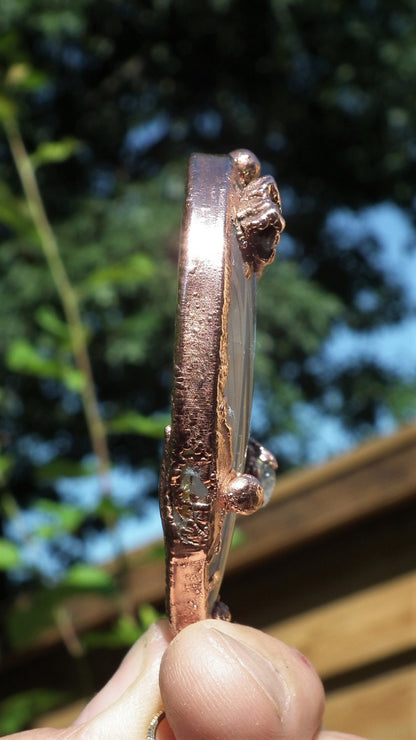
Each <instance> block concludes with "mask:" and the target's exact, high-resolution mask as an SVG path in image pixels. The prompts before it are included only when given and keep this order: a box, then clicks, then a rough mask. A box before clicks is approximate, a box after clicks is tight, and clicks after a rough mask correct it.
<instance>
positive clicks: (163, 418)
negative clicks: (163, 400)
mask: <svg viewBox="0 0 416 740" xmlns="http://www.w3.org/2000/svg"><path fill="white" fill-rule="evenodd" d="M169 422H170V416H169V414H155V415H154V416H143V415H142V414H139V413H137V412H136V411H127V412H126V413H125V414H121V415H120V416H117V417H116V418H114V419H112V420H111V421H109V422H108V423H107V429H108V432H109V433H110V434H140V435H142V436H143V437H151V438H152V439H161V438H163V434H164V429H165V426H166V425H167V424H169Z"/></svg>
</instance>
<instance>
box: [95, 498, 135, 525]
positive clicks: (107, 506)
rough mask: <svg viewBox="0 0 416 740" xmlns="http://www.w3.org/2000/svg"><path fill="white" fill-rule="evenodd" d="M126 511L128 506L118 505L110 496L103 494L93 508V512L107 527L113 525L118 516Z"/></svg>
mask: <svg viewBox="0 0 416 740" xmlns="http://www.w3.org/2000/svg"><path fill="white" fill-rule="evenodd" d="M128 511H130V510H129V508H128V507H126V506H120V505H118V504H116V503H115V501H113V500H112V499H111V498H108V496H105V497H104V498H103V499H102V500H101V501H100V503H99V505H98V506H97V507H96V508H95V509H94V514H95V515H96V516H98V517H100V518H101V519H102V520H103V521H104V522H105V524H106V526H107V527H113V526H114V525H115V524H116V522H117V521H118V520H119V518H120V516H121V515H122V514H125V513H127V512H128Z"/></svg>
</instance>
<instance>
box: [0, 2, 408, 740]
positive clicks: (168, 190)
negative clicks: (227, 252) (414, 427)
mask: <svg viewBox="0 0 416 740" xmlns="http://www.w3.org/2000/svg"><path fill="white" fill-rule="evenodd" d="M415 11H416V5H415V3H414V2H413V0H394V2H392V0H350V2H348V3H342V2H340V1H338V0H324V1H323V2H321V3H317V4H316V3H310V2H308V0H258V2H256V3H253V2H246V1H244V0H201V1H200V2H191V0H177V1H176V2H173V0H154V2H151V1H150V0H149V1H148V2H145V1H144V0H71V2H69V1H67V0H36V2H33V0H7V3H3V6H2V9H1V14H0V75H1V77H0V83H1V91H0V122H1V129H0V239H1V247H0V290H1V300H0V343H1V358H0V363H1V373H0V382H1V387H0V417H1V420H0V444H1V452H0V485H1V511H0V515H1V522H0V523H1V528H2V533H1V538H0V569H1V573H0V588H1V598H2V601H3V609H2V621H3V624H2V643H1V652H2V656H3V658H7V657H8V656H10V655H14V654H15V653H16V651H19V650H20V651H21V650H27V649H28V648H30V647H31V646H33V644H34V643H35V642H36V639H37V635H38V634H39V631H41V630H42V629H45V626H46V627H50V626H51V625H54V626H58V629H60V630H61V632H62V633H63V634H64V635H65V634H66V636H67V637H68V635H71V634H72V633H71V629H72V628H71V625H70V624H69V626H68V622H67V614H66V612H65V609H64V607H62V603H63V599H64V598H66V597H67V596H68V594H73V593H78V592H79V591H81V592H83V591H90V590H97V591H100V592H102V593H107V594H108V595H109V598H112V599H113V600H114V599H115V600H117V599H118V603H119V621H118V622H117V625H116V627H114V626H113V627H112V628H111V630H112V631H111V634H110V633H108V634H107V636H101V638H100V639H101V643H99V638H98V636H96V643H95V644H96V645H97V644H98V643H99V644H100V645H104V646H105V645H106V644H110V643H111V644H112V645H115V644H120V645H123V646H124V645H127V644H129V643H130V642H131V641H132V640H134V639H135V637H136V636H137V634H139V632H140V629H142V628H144V627H145V626H146V625H147V624H148V622H149V620H150V621H151V619H152V618H153V616H154V615H153V612H152V610H151V609H150V611H149V609H147V610H146V609H144V611H142V614H141V622H140V623H139V624H137V621H136V618H135V617H136V615H134V617H133V616H132V615H131V614H129V613H127V612H126V611H125V610H124V611H123V606H122V590H120V585H119V576H120V573H122V572H124V570H125V569H126V568H127V567H128V565H127V559H126V553H128V552H129V551H131V550H134V549H137V548H138V547H140V546H142V545H144V544H146V543H149V542H152V541H157V540H158V538H159V537H160V532H161V530H160V525H159V518H158V511H157V501H156V495H157V494H156V492H157V481H158V470H159V464H160V457H161V445H162V441H161V439H162V433H163V428H164V425H165V424H166V423H167V421H168V419H169V396H170V388H171V380H172V352H173V331H174V313H175V302H176V271H177V246H178V238H179V231H180V223H181V215H182V207H183V200H184V183H185V176H186V164H187V159H188V157H189V155H190V154H191V153H192V152H194V151H203V152H209V153H219V154H222V153H227V152H229V151H231V150H232V149H235V148H237V147H246V148H249V149H251V150H253V151H254V152H255V153H256V154H257V156H258V157H259V159H260V160H261V162H262V166H263V174H272V175H273V176H274V177H275V178H276V180H277V183H278V185H279V188H280V192H281V196H282V201H283V211H284V215H285V218H286V222H287V226H286V232H285V233H284V235H283V237H282V240H281V244H280V246H279V255H278V259H277V261H276V263H275V264H274V265H273V268H271V269H270V270H268V271H266V273H265V276H264V278H263V279H262V281H261V283H260V286H259V307H258V341H257V356H256V375H255V377H256V387H255V401H254V409H253V419H252V431H253V434H254V436H256V437H257V438H258V439H261V441H262V442H264V443H266V444H267V446H268V447H269V448H270V449H271V450H272V451H273V453H274V454H275V455H276V457H277V458H278V460H279V464H280V470H281V471H282V472H283V473H284V472H287V471H289V470H292V469H295V468H300V467H301V466H305V465H309V464H311V463H322V462H323V461H325V460H327V459H328V458H329V457H331V456H333V455H334V454H336V453H340V452H345V451H346V450H349V449H351V448H353V447H355V446H356V445H358V444H359V443H361V442H362V441H363V440H365V439H366V438H368V437H372V436H379V435H386V434H389V433H392V432H394V430H396V429H397V428H398V427H399V425H401V424H403V423H405V422H409V421H411V420H412V419H414V418H415V413H416V394H415V386H416V342H415V337H416V315H415V308H416V287H415V276H416V249H415V231H414V221H415V207H416V201H415V175H414V172H415V159H416V139H415V131H416V120H415V113H416V100H415V95H414V90H415V86H416V28H415V24H414V14H415ZM151 554H152V557H154V558H157V557H159V558H160V557H161V556H162V552H161V549H160V545H158V544H157V545H154V546H153V548H151ZM114 559H117V562H118V563H119V565H118V567H117V569H116V570H115V571H114V572H111V573H110V572H109V571H108V570H106V569H103V568H101V567H100V564H102V563H106V562H109V561H111V560H114ZM28 594H30V596H29V595H28ZM120 599H121V602H120ZM22 604H24V609H22ZM120 604H121V605H120ZM19 620H23V621H19ZM90 638H91V640H92V642H94V636H93V635H92V636H91V635H90ZM68 640H69V643H68V644H69V645H70V646H71V645H72V648H71V649H74V650H75V653H76V651H77V650H81V652H83V651H85V650H86V649H87V648H86V647H85V645H86V643H85V645H84V646H83V647H82V648H81V647H80V646H79V647H76V645H77V643H76V641H75V643H74V642H72V643H71V640H70V639H69V638H68ZM106 640H107V643H106ZM91 644H92V643H91ZM74 645H75V647H74ZM83 654H84V653H83ZM55 700H56V701H59V699H57V698H56V697H55V698H54V697H52V696H51V693H50V692H49V693H44V694H42V693H38V694H36V695H35V694H32V696H31V698H30V699H29V700H28V699H27V696H26V698H25V697H23V696H22V695H20V694H18V693H16V696H15V700H13V696H12V697H10V696H9V697H8V699H7V701H8V702H9V703H8V704H3V705H1V706H3V710H2V711H3V714H1V713H0V719H1V717H3V719H1V721H2V722H3V726H1V723H0V729H2V730H3V731H7V732H11V731H13V730H15V729H20V728H21V727H25V726H27V725H28V723H29V722H30V717H31V712H32V710H33V712H34V713H36V712H39V708H40V709H42V708H43V709H46V708H48V707H49V706H51V705H53V703H54V701H55ZM13 701H14V703H13ZM28 702H29V704H28ZM30 702H32V703H31V704H30ZM29 705H30V707H32V709H30V708H29V709H28V706H29ZM33 712H32V713H33ZM10 717H13V718H14V719H13V721H10ZM4 718H6V719H4ZM7 718H9V720H8V719H7ZM8 722H9V723H8Z"/></svg>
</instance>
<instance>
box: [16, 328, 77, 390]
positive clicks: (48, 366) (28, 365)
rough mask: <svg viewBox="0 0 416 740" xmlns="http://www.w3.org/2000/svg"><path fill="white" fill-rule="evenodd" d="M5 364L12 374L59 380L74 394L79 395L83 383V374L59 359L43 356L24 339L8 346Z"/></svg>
mask: <svg viewBox="0 0 416 740" xmlns="http://www.w3.org/2000/svg"><path fill="white" fill-rule="evenodd" d="M6 362H7V365H8V367H9V369H10V370H13V371H14V372H18V373H23V374H25V375H33V376H35V377H39V378H52V379H54V380H59V381H60V382H62V383H63V384H64V385H65V386H66V387H67V388H68V389H69V390H70V391H73V392H74V393H80V392H81V391H82V388H83V386H84V383H85V379H84V376H83V374H82V373H81V372H80V371H79V370H77V369H76V368H75V367H73V366H72V365H70V364H69V363H65V362H63V361H62V360H61V359H58V358H50V357H47V356H45V354H43V353H42V352H41V351H40V350H38V349H36V348H35V347H32V345H31V344H29V342H28V341H27V340H26V339H16V340H15V341H14V342H13V343H12V344H11V345H10V347H9V351H8V353H7V355H6Z"/></svg>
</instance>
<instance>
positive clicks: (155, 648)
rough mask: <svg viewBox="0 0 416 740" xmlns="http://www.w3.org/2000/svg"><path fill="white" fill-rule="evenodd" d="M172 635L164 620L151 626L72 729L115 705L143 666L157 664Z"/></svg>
mask: <svg viewBox="0 0 416 740" xmlns="http://www.w3.org/2000/svg"><path fill="white" fill-rule="evenodd" d="M171 640H172V633H171V631H170V628H169V624H168V622H167V621H166V620H161V621H159V622H156V623H155V624H153V625H152V626H151V627H150V628H149V629H148V630H147V632H146V633H145V634H144V635H142V637H141V638H140V639H139V640H138V641H137V642H136V643H135V644H134V645H133V647H132V648H130V650H129V652H128V653H127V655H126V656H125V658H124V660H123V661H122V663H121V665H120V667H119V668H118V670H117V671H116V673H115V674H114V676H112V678H111V679H110V680H109V681H108V683H107V684H106V685H105V686H104V688H103V689H101V691H100V692H99V693H98V694H96V696H94V698H93V699H92V700H91V701H90V702H89V704H87V706H86V707H85V708H84V709H83V711H82V712H81V714H80V715H79V716H78V717H77V719H76V720H75V722H74V723H73V724H74V725H80V724H84V723H85V722H88V721H90V720H91V719H93V718H94V717H96V716H97V715H98V714H99V713H100V712H102V711H103V710H104V709H107V708H108V707H109V706H110V705H112V704H113V703H114V702H116V701H117V700H118V699H119V698H120V697H121V696H122V695H123V693H124V692H125V691H126V690H128V688H129V687H130V686H131V684H133V683H134V682H135V681H137V679H138V678H140V676H141V675H142V674H143V673H144V672H145V671H146V666H148V665H149V664H150V663H152V662H155V663H157V665H160V661H161V658H162V655H163V653H164V651H165V650H166V648H167V646H168V644H169V642H170V641H171Z"/></svg>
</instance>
